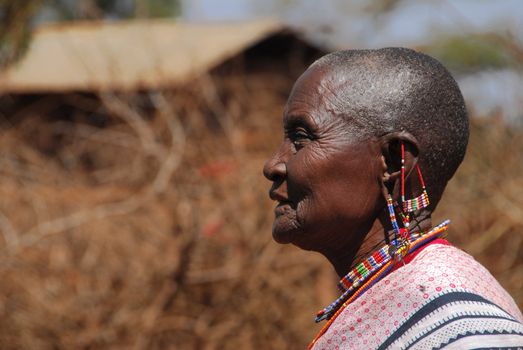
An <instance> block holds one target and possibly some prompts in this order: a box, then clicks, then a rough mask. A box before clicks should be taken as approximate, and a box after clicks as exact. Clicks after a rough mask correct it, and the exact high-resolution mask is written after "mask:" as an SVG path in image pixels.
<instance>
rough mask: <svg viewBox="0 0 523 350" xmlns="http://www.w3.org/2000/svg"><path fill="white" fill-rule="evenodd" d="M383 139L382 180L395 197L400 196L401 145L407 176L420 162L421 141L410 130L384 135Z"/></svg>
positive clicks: (381, 139)
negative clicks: (403, 151)
mask: <svg viewBox="0 0 523 350" xmlns="http://www.w3.org/2000/svg"><path fill="white" fill-rule="evenodd" d="M380 141H381V159H382V168H383V175H382V178H381V182H382V183H383V185H384V186H385V187H387V190H388V191H389V193H391V194H392V196H393V197H394V198H396V199H397V198H398V197H397V196H398V195H399V186H400V180H401V179H400V177H401V145H402V144H403V146H404V150H405V178H407V177H408V176H409V174H410V172H411V171H412V170H413V169H414V167H415V166H416V164H417V162H418V154H419V143H418V140H416V138H415V137H414V135H412V134H411V133H409V132H406V131H400V132H393V133H389V134H386V135H383V136H382V137H381V138H380Z"/></svg>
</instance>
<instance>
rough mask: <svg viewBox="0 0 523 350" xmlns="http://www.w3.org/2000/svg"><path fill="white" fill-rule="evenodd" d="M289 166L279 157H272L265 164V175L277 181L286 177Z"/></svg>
mask: <svg viewBox="0 0 523 350" xmlns="http://www.w3.org/2000/svg"><path fill="white" fill-rule="evenodd" d="M286 173H287V166H286V165H285V163H284V162H282V160H281V159H280V158H279V157H272V158H271V159H269V160H268V161H267V162H266V163H265V165H264V166H263V175H264V176H265V177H266V178H267V179H269V180H270V181H277V180H279V179H282V178H284V177H285V175H286Z"/></svg>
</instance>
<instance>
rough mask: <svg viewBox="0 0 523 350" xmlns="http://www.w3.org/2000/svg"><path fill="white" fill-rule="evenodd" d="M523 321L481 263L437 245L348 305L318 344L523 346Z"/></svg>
mask: <svg viewBox="0 0 523 350" xmlns="http://www.w3.org/2000/svg"><path fill="white" fill-rule="evenodd" d="M522 320H523V317H522V315H521V312H520V311H519V309H518V308H517V306H516V304H515V303H514V301H513V299H512V298H511V297H510V295H508V293H506V291H505V290H504V289H503V288H502V287H501V286H500V285H499V283H498V282H497V281H496V280H495V278H494V277H493V276H492V275H491V274H490V273H489V272H488V271H487V269H485V268H484V267H483V266H482V265H481V264H480V263H478V262H477V261H476V260H474V258H472V257H471V256H470V255H469V254H467V253H465V252H463V251H462V250H460V249H458V248H456V247H453V246H451V245H443V244H432V245H430V246H427V247H426V248H425V249H423V251H421V252H420V253H419V254H418V255H417V256H416V257H415V258H414V259H413V260H412V261H410V262H409V263H408V264H405V265H404V266H402V267H401V268H398V269H397V270H395V271H394V272H392V273H390V274H389V275H388V276H386V277H385V278H384V279H382V280H381V281H379V282H378V283H376V284H375V285H374V286H373V287H372V288H370V289H369V290H368V291H367V292H366V293H364V294H363V295H362V296H361V297H360V298H359V299H357V300H356V301H355V302H353V303H351V304H349V305H347V306H346V307H345V309H344V310H343V311H342V312H341V313H340V315H339V316H338V318H337V319H336V320H335V321H334V323H333V324H332V325H331V327H329V330H328V331H327V332H326V334H325V335H324V336H323V337H322V339H320V342H319V344H318V345H320V344H323V345H326V343H327V345H328V344H331V343H332V344H334V343H337V344H338V345H343V344H345V341H347V342H348V343H352V344H359V345H358V346H361V347H363V348H364V347H372V348H383V349H386V348H394V349H395V348H403V347H410V346H412V348H419V349H426V348H438V346H440V345H445V344H446V345H449V344H451V343H452V344H453V345H456V344H459V347H458V348H470V347H469V345H470V344H476V343H474V342H476V341H478V340H480V339H489V340H491V341H493V342H497V343H501V344H512V343H510V342H511V339H512V338H514V339H515V340H514V341H515V342H519V343H521V344H520V345H521V346H523V325H522V324H521V321H522ZM503 332H504V333H503ZM502 333H503V334H502ZM366 335H369V336H370V337H366ZM481 337H483V338H481ZM511 337H512V338H511ZM344 340H345V341H344ZM329 341H330V342H331V343H329ZM467 342H468V343H467ZM487 347H488V346H487ZM315 348H316V347H315ZM318 348H321V347H318ZM327 348H328V347H327ZM340 348H342V349H343V348H344V347H343V346H341V347H340Z"/></svg>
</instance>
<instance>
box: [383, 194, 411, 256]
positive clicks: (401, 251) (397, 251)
mask: <svg viewBox="0 0 523 350" xmlns="http://www.w3.org/2000/svg"><path fill="white" fill-rule="evenodd" d="M386 199H387V209H388V210H389V217H390V222H391V224H392V228H393V229H394V239H393V240H392V242H391V243H392V244H391V245H390V246H389V255H390V256H392V257H394V260H396V261H401V260H402V259H403V257H404V256H405V255H406V254H407V252H408V249H409V244H408V242H407V240H406V235H404V234H402V233H403V232H402V230H401V229H400V227H399V225H398V221H397V220H396V212H395V209H394V202H393V200H392V197H391V196H390V194H387V198H386Z"/></svg>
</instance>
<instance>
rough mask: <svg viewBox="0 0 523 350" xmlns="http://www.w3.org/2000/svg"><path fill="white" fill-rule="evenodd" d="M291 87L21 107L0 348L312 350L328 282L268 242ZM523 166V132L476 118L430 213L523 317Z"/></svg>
mask: <svg viewBox="0 0 523 350" xmlns="http://www.w3.org/2000/svg"><path fill="white" fill-rule="evenodd" d="M291 83H292V79H290V78H283V77H282V76H280V75H278V76H277V75H274V76H271V75H269V74H267V73H264V74H259V75H257V74H256V73H252V74H250V75H249V76H245V75H242V74H238V75H236V76H234V77H231V78H227V79H225V78H223V79H222V78H220V75H209V76H205V77H202V78H201V79H199V80H198V81H195V82H193V84H191V87H190V88H186V89H183V90H177V91H163V92H154V93H140V94H135V95H133V96H129V95H126V96H121V95H114V94H102V95H100V96H92V95H78V94H70V95H67V96H59V97H58V96H47V97H45V98H39V99H31V98H29V97H27V100H26V101H24V103H25V104H26V107H25V108H24V109H21V110H20V109H19V110H18V113H17V114H16V115H11V116H9V117H8V118H7V119H6V120H4V121H3V129H2V132H1V134H0V145H1V147H0V179H1V180H0V231H1V233H2V235H3V236H2V241H1V251H0V278H1V281H2V282H1V283H0V347H1V348H2V349H14V348H22V349H29V348H30V349H46V348H55V349H62V348H64V349H65V348H86V349H88V348H93V349H94V348H96V349H103V348H136V349H158V348H166V349H169V348H176V349H178V348H179V349H200V348H201V349H229V348H230V349H233V348H234V349H250V348H261V349H294V348H296V349H298V348H300V349H301V348H304V347H305V345H306V344H307V343H308V341H309V340H310V339H312V337H313V335H314V333H315V332H316V331H317V330H318V329H319V326H318V325H315V324H314V323H313V315H314V313H315V311H317V309H319V308H321V307H323V306H324V304H326V303H328V302H330V301H331V299H332V298H333V297H334V296H335V293H336V291H335V281H336V277H335V275H334V273H333V271H332V270H331V268H330V267H329V266H328V265H327V263H326V262H325V261H324V260H323V259H322V258H321V257H320V256H318V255H316V254H314V253H308V252H303V251H300V250H298V249H297V248H294V247H292V246H281V245H277V244H276V243H274V242H273V241H272V240H271V235H270V230H271V221H272V206H273V204H272V203H271V202H270V201H269V199H268V196H267V190H268V186H269V184H268V182H267V181H266V180H264V179H263V177H262V175H261V169H262V165H263V162H264V161H265V159H266V158H267V157H268V155H269V154H270V153H271V152H272V151H273V150H274V149H275V147H276V145H277V144H278V142H279V141H280V139H281V131H280V123H281V121H280V116H281V109H282V105H283V103H284V100H285V97H286V94H287V93H288V90H289V88H290V86H291ZM5 98H6V99H8V97H5ZM58 100H59V101H58ZM6 101H7V100H4V102H6ZM7 102H8V101H7ZM13 103H14V102H13ZM58 105H59V106H60V108H58ZM522 151H523V139H522V138H521V132H519V131H514V130H510V129H509V128H507V127H506V126H505V125H504V123H503V122H502V121H500V120H499V119H496V118H490V119H481V120H480V119H474V120H473V122H472V136H471V144H470V147H469V152H468V155H467V157H466V160H465V163H464V165H463V166H462V167H461V169H460V170H459V172H458V174H457V175H456V178H455V179H454V180H453V181H452V183H451V184H450V185H449V188H448V190H447V194H446V196H445V197H444V199H443V202H442V203H441V207H440V209H439V212H438V213H437V217H438V218H440V219H442V218H444V217H449V218H451V219H452V220H453V224H452V226H451V231H450V237H449V238H450V240H451V241H453V242H456V243H457V244H458V245H459V246H460V247H463V248H464V249H466V250H467V251H469V252H471V253H472V254H474V255H475V256H476V257H477V258H478V259H479V260H480V261H481V262H483V263H484V264H485V265H486V266H487V267H488V268H489V269H490V270H491V271H492V272H493V273H494V275H495V276H496V277H498V278H499V280H500V281H501V283H502V284H503V285H504V286H505V287H506V288H507V289H508V290H509V291H510V292H511V293H512V295H513V296H514V297H515V299H516V300H517V301H518V302H519V305H520V307H522V306H523V292H522V291H523V273H522V272H523V254H522V250H523V243H522V240H523V236H522V234H523V233H522V232H523V199H522V198H523V195H522V193H521V192H522V191H523V179H522V178H521V176H520V175H519V174H521V172H522V170H523V169H522V168H523V163H522V161H521V158H520V157H521V154H522Z"/></svg>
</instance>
